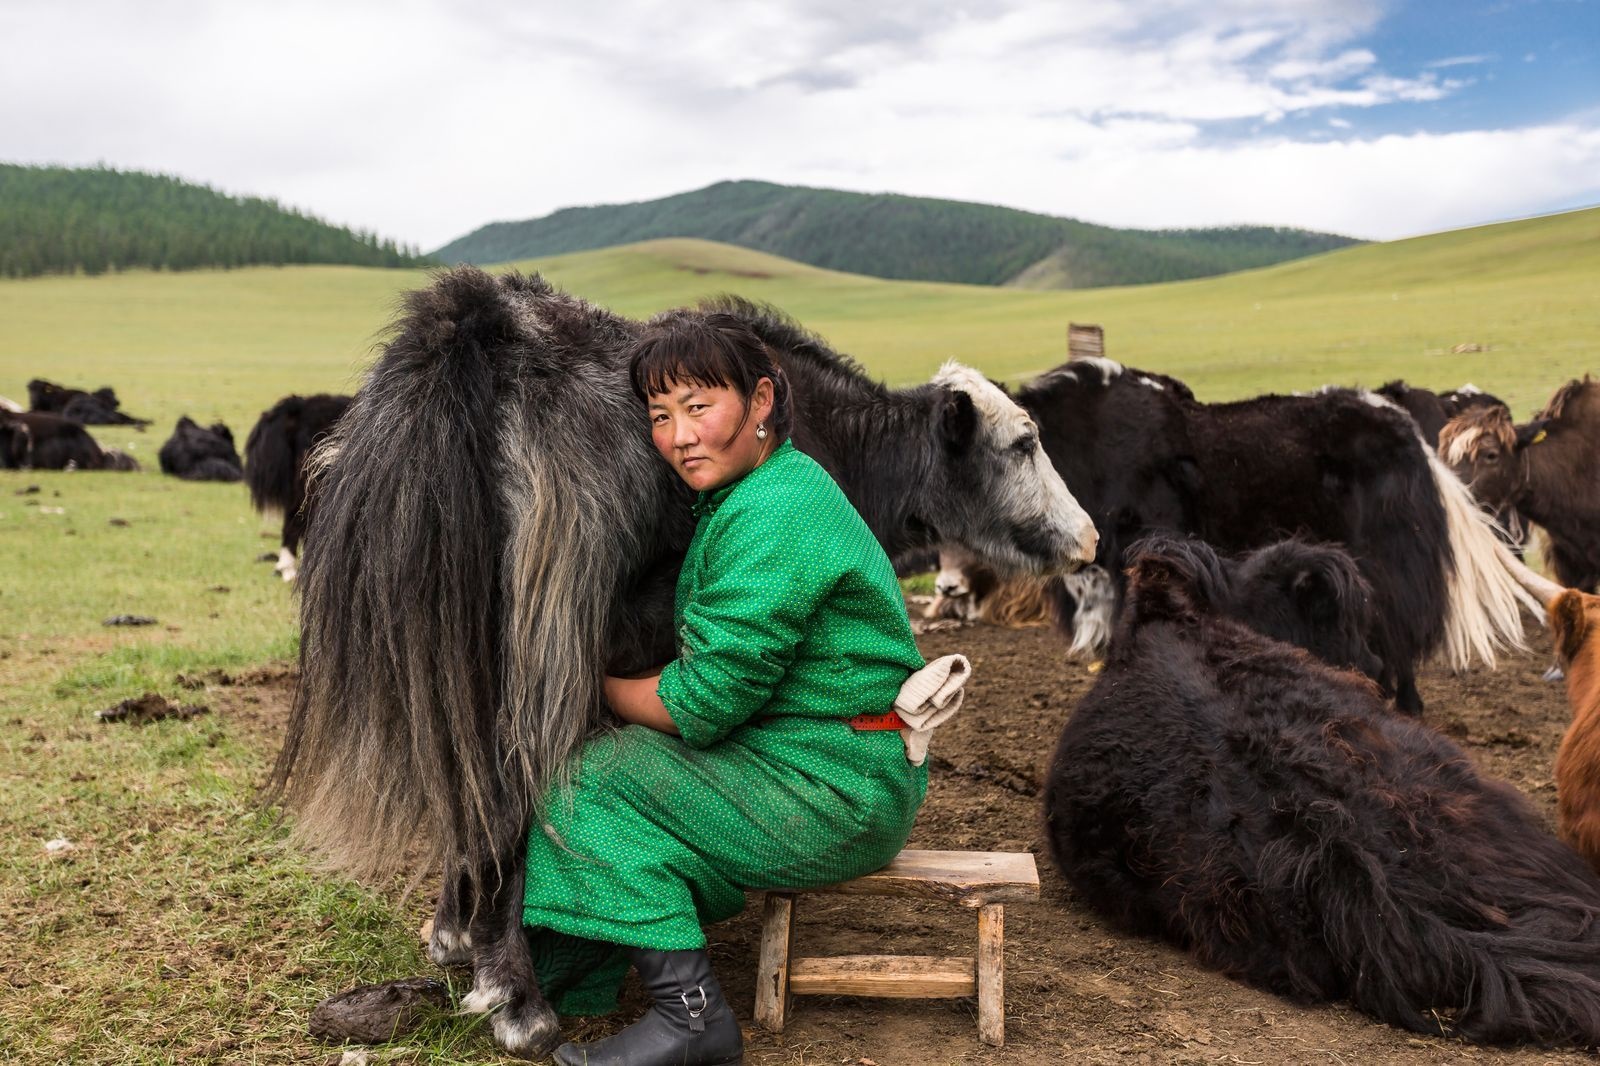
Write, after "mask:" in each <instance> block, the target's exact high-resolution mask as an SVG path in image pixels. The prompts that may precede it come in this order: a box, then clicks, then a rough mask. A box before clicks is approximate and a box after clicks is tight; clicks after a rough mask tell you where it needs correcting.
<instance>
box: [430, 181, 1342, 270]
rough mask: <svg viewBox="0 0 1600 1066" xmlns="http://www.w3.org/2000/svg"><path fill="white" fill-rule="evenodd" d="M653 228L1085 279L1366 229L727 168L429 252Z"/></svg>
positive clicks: (476, 255)
mask: <svg viewBox="0 0 1600 1066" xmlns="http://www.w3.org/2000/svg"><path fill="white" fill-rule="evenodd" d="M659 237H699V238H703V239H705V240H713V241H723V242H726V243H728V244H737V245H742V246H744V247H746V248H754V249H756V250H758V251H763V252H771V253H773V254H775V255H781V256H785V257H787V258H789V259H795V260H798V261H800V262H802V263H810V264H811V265H813V266H819V267H827V268H829V269H832V270H844V271H849V272H851V273H855V274H870V275H874V276H877V277H881V278H902V279H915V280H923V281H958V282H968V283H971V284H977V285H1014V286H1018V287H1023V288H1035V289H1084V288H1093V287H1097V286H1103V285H1139V284H1144V283H1147V282H1157V281H1180V280H1183V279H1185V278H1199V277H1207V276H1209V275H1213V274H1226V273H1230V272H1232V271H1235V270H1245V269H1248V268H1250V267H1260V266H1269V265H1271V264H1273V263H1281V262H1283V261H1285V260H1288V259H1298V258H1301V257H1303V256H1308V255H1315V254H1316V253H1318V252H1326V251H1331V250H1332V249H1335V248H1343V247H1345V246H1347V245H1351V244H1358V243H1360V242H1358V241H1355V240H1352V239H1351V238H1348V237H1338V236H1334V235H1333V234H1327V233H1311V232H1308V231H1306V230H1298V229H1285V228H1280V227H1273V226H1230V227H1225V228H1218V229H1185V230H1135V229H1112V228H1110V227H1107V226H1095V225H1090V224H1089V223H1087V222H1077V221H1074V220H1073V219H1069V218H1055V217H1053V216H1051V215H1037V214H1033V213H1031V212H1028V211H1017V210H1013V209H1011V208H1008V207H992V206H989V205H986V204H971V203H962V202H960V201H955V200H931V199H927V198H925V197H918V196H899V195H894V194H877V195H869V194H866V193H854V192H839V191H837V190H833V189H808V188H801V187H797V186H789V185H775V184H772V183H770V182H762V181H725V182H719V183H718V184H716V185H710V186H707V187H706V188H704V189H698V190H696V191H694V192H687V193H682V194H679V195H677V196H668V197H666V198H664V199H661V200H649V201H646V202H644V203H635V204H610V205H606V206H601V207H570V208H565V209H563V210H560V211H556V212H555V213H553V214H550V215H546V216H545V217H543V218H536V219H530V220H528V221H525V222H495V223H491V224H489V225H487V226H483V227H482V228H480V229H477V230H474V231H473V232H472V233H469V234H467V235H466V236H465V237H460V238H458V239H456V240H454V241H451V242H450V243H449V244H447V245H445V246H444V247H443V248H440V249H439V250H438V251H436V252H434V253H433V254H434V256H435V257H436V258H438V259H441V260H443V261H444V262H447V263H463V262H464V263H503V262H507V261H510V260H513V259H533V258H538V257H542V256H550V255H559V254H562V253H565V252H578V251H587V250H589V249H594V248H606V247H610V246H612V245H617V244H628V243H632V242H634V241H643V240H651V239H654V238H659Z"/></svg>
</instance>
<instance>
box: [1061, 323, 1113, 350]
mask: <svg viewBox="0 0 1600 1066" xmlns="http://www.w3.org/2000/svg"><path fill="white" fill-rule="evenodd" d="M1105 354H1106V332H1105V330H1103V329H1101V328H1100V327H1099V326H1093V325H1089V324H1088V323H1085V322H1068V323H1067V358H1068V359H1083V358H1086V357H1088V356H1094V357H1095V358H1101V357H1103V356H1104V355H1105Z"/></svg>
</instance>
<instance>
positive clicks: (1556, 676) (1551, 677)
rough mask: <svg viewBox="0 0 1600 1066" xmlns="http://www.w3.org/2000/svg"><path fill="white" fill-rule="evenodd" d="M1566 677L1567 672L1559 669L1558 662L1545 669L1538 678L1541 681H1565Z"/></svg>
mask: <svg viewBox="0 0 1600 1066" xmlns="http://www.w3.org/2000/svg"><path fill="white" fill-rule="evenodd" d="M1566 679H1567V672H1566V671H1565V670H1563V669H1561V664H1559V663H1557V664H1555V665H1553V666H1551V667H1550V669H1548V670H1546V671H1545V672H1544V675H1543V676H1542V677H1540V678H1539V680H1541V681H1565V680H1566Z"/></svg>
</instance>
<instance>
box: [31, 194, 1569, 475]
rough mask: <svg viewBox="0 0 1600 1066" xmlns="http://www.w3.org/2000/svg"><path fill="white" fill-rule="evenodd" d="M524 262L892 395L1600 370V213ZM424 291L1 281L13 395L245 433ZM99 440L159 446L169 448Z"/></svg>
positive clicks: (357, 273)
mask: <svg viewBox="0 0 1600 1066" xmlns="http://www.w3.org/2000/svg"><path fill="white" fill-rule="evenodd" d="M516 266H518V267H520V268H522V269H537V270H539V271H541V272H543V273H544V274H545V275H546V276H547V277H548V278H550V279H551V280H552V281H553V282H554V283H556V284H557V285H560V286H561V287H563V288H565V289H567V290H569V291H571V292H574V293H576V294H578V295H580V296H583V297H585V298H587V299H589V300H592V301H595V302H597V303H601V304H604V305H606V306H609V307H612V308H614V309H615V310H617V311H618V312H620V313H623V314H627V315H632V316H636V317H642V316H648V315H650V314H652V313H654V312H656V311H659V310H662V309H663V308H667V307H672V306H677V305H683V304H689V303H693V302H694V301H695V300H697V299H699V298H701V297H704V296H707V295H711V294H715V293H720V292H730V291H731V292H738V293H740V294H743V295H745V296H748V297H750V298H752V299H757V300H764V301H768V302H770V303H773V304H775V305H777V306H779V307H781V308H783V309H784V310H785V311H787V312H788V313H789V314H791V315H793V316H795V317H796V318H797V319H799V320H800V321H801V322H802V323H804V324H805V325H806V326H807V327H808V328H810V329H813V330H815V331H817V332H818V333H820V334H822V335H823V336H824V337H825V338H827V339H828V341H829V342H830V343H832V344H833V345H834V346H835V347H837V348H838V349H839V350H841V351H844V352H848V353H849V354H851V355H853V356H855V357H856V358H857V359H858V360H860V361H861V362H862V363H863V364H864V365H865V366H866V367H867V368H868V369H869V370H870V371H871V372H872V373H873V374H874V375H876V376H879V377H881V378H883V379H885V380H888V381H890V382H893V383H896V384H906V383H910V382H913V381H917V380H925V379H926V378H927V377H928V375H930V374H931V373H932V372H933V371H934V370H935V369H936V368H937V367H938V366H939V364H940V363H941V362H943V361H944V360H946V359H960V360H962V361H964V362H967V363H970V364H972V365H974V366H977V367H979V368H981V369H983V370H984V371H985V372H986V373H988V374H989V375H990V376H992V377H995V378H1000V379H1006V380H1013V381H1015V380H1019V379H1021V378H1024V377H1027V376H1029V375H1032V374H1035V373H1038V372H1039V371H1042V370H1045V369H1048V368H1049V367H1052V366H1054V365H1056V364H1057V363H1059V362H1061V361H1062V360H1063V359H1064V358H1065V357H1066V329H1067V323H1068V322H1069V321H1078V322H1096V323H1099V324H1101V325H1103V326H1104V327H1105V330H1106V343H1107V349H1108V354H1110V355H1111V356H1113V357H1114V358H1117V359H1121V360H1123V361H1124V362H1127V363H1130V364H1133V365H1136V366H1142V367H1146V368H1148V369H1151V370H1160V371H1164V372H1167V373H1171V374H1175V375H1177V376H1178V377H1181V378H1183V379H1184V380H1186V381H1188V382H1189V383H1190V384H1191V385H1192V386H1193V387H1194V389H1195V391H1196V392H1197V393H1198V394H1199V395H1200V396H1201V397H1202V398H1203V399H1207V400H1224V399H1233V398H1236V397H1241V396H1248V395H1252V394H1254V393H1257V392H1262V391H1268V390H1274V391H1284V390H1291V389H1302V388H1312V387H1315V386H1318V385H1322V384H1327V383H1341V384H1365V385H1376V384H1380V383H1382V382H1383V381H1385V380H1387V379H1388V378H1391V377H1405V378H1407V379H1409V380H1411V381H1413V382H1415V383H1417V384H1420V385H1427V386H1432V387H1445V388H1451V387H1455V386H1457V385H1460V384H1462V383H1463V382H1467V381H1471V382H1473V383H1475V384H1477V385H1478V386H1480V387H1482V388H1485V389H1488V390H1490V391H1492V392H1494V393H1496V394H1497V395H1500V396H1503V397H1505V398H1506V399H1507V400H1509V401H1510V402H1511V403H1512V405H1513V406H1514V408H1515V409H1516V410H1517V411H1518V413H1519V414H1527V413H1530V412H1531V411H1533V410H1534V409H1535V408H1537V407H1538V406H1539V405H1540V404H1542V403H1543V402H1544V401H1545V400H1546V399H1547V398H1548V397H1549V395H1550V393H1551V392H1552V391H1553V390H1554V389H1555V387H1556V386H1557V385H1559V384H1560V383H1561V382H1562V381H1564V380H1566V379H1567V378H1569V377H1572V376H1574V375H1579V374H1582V373H1584V372H1585V371H1591V370H1596V369H1600V346H1597V345H1596V342H1595V338H1596V337H1600V302H1597V301H1596V300H1595V299H1594V279H1595V278H1596V277H1600V209H1590V210H1586V211H1576V212H1570V213H1567V214H1562V215H1553V216H1548V217H1543V218H1536V219H1528V220H1524V221H1519V222H1510V223H1503V224H1500V225H1495V226H1484V227H1478V228H1475V229H1470V230H1458V231H1453V232H1450V233H1442V234H1435V235H1431V236H1426V237H1418V238H1413V239H1411V240H1406V241H1396V242H1390V243H1384V244H1369V245H1362V246H1359V247H1355V248H1348V249H1344V250H1342V251H1338V252H1333V253H1330V254H1328V255H1323V256H1317V257H1314V258H1311V259H1304V260H1298V261H1295V262H1291V263H1283V264H1279V265H1277V266H1274V267H1269V268H1265V269H1261V270H1253V271H1245V272H1241V273H1236V274H1230V275H1227V276H1225V277H1218V278H1206V279H1202V280H1197V281H1185V282H1177V283H1172V284H1166V285H1141V286H1129V287H1123V288H1108V289H1096V290H1091V291H1073V292H1039V291H1023V290H1018V289H1001V288H993V287H986V286H976V285H955V284H942V283H930V282H905V281H886V280H883V279H880V278H871V277H864V276H861V275H857V274H845V273H842V272H838V271H829V270H823V269H820V268H817V267H812V266H807V265H805V264H802V263H796V262H794V261H792V260H786V259H781V258H779V257H776V256H772V255H768V254H765V253H761V252H753V251H750V250H748V249H744V248H738V247H734V246H731V245H722V244H712V243H709V242H705V241H692V240H670V241H651V242H646V243H642V244H637V245H630V246H627V247H621V248H610V249H605V250H602V251H592V252H580V253H574V254H571V255H565V256H557V257H551V258H546V259H541V260H534V261H527V262H522V263H519V264H516ZM425 283H426V275H425V274H424V273H423V272H422V271H392V270H372V269H365V268H358V267H345V266H304V267H289V268H284V269H281V270H278V269H271V270H269V269H262V268H252V269H244V270H234V271H193V272H189V273H184V274H169V273H163V272H149V271H128V272H125V273H122V274H116V275H109V276H105V277H98V278H84V277H74V278H40V279H36V280H31V281H27V282H17V281H10V282H7V281H0V395H6V396H10V397H12V398H13V399H15V398H18V397H19V396H23V395H24V393H25V388H24V386H25V383H26V382H27V380H28V379H29V378H31V377H34V376H36V375H38V374H40V373H45V372H47V371H48V372H49V373H47V374H46V376H49V377H52V378H53V379H54V380H60V381H63V382H65V383H67V384H76V385H80V386H88V387H90V388H93V387H96V386H99V385H106V384H108V385H112V386H114V387H115V388H116V389H117V394H118V395H119V396H120V397H121V398H122V401H123V406H124V407H125V408H126V409H127V410H129V411H133V412H136V413H138V414H141V415H145V416H147V417H154V418H157V419H158V424H157V427H156V428H157V429H158V430H166V429H169V428H170V426H171V421H170V419H172V418H176V416H177V415H179V414H182V413H185V412H187V413H190V414H192V415H193V416H194V417H195V418H197V419H201V420H203V421H210V420H212V419H213V418H217V417H222V418H225V419H226V420H227V421H228V422H229V423H230V425H233V426H235V428H236V429H241V430H243V429H248V427H249V425H250V424H251V422H252V421H253V420H254V419H255V417H256V415H257V414H258V413H259V412H260V411H261V410H262V409H264V408H265V407H267V406H269V405H270V404H271V403H272V402H274V401H275V400H276V399H277V398H278V397H280V396H282V395H284V394H285V393H288V392H294V391H298V392H314V391H321V390H330V391H344V392H348V391H351V390H352V389H354V388H355V387H356V386H358V385H359V384H360V378H361V373H362V371H363V369H364V368H365V367H366V366H367V365H368V364H369V363H370V362H371V360H372V358H373V354H374V348H375V345H376V343H377V342H378V340H379V339H380V338H381V335H382V330H383V328H384V326H385V325H386V324H387V323H388V321H389V320H390V318H391V316H392V315H393V313H394V309H395V306H396V303H397V299H398V296H399V294H400V293H401V292H402V291H403V290H405V289H409V288H413V287H416V286H419V285H422V284H425ZM1458 345H1476V346H1477V347H1478V350H1475V351H1470V352H1463V353H1459V354H1458V353H1454V352H1453V351H1452V349H1453V348H1455V347H1457V346H1458ZM135 368H137V369H135ZM96 433H97V436H99V437H100V438H101V439H103V440H106V441H107V442H108V443H110V444H112V445H113V446H118V447H120V446H122V443H123V442H137V443H138V445H139V449H140V450H141V451H143V452H146V453H148V449H150V448H151V447H153V443H152V440H151V436H140V435H137V434H133V433H131V432H123V431H121V430H117V429H115V428H114V427H107V428H105V429H97V431H96ZM155 443H159V439H157V440H156V441H155Z"/></svg>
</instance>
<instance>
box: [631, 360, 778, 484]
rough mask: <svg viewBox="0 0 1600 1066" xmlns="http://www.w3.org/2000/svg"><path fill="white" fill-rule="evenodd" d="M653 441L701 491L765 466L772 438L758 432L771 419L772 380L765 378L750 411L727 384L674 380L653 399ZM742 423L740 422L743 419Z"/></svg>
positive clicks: (686, 480) (759, 384)
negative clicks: (763, 463)
mask: <svg viewBox="0 0 1600 1066" xmlns="http://www.w3.org/2000/svg"><path fill="white" fill-rule="evenodd" d="M649 410H650V439H651V440H652V441H654V442H655V446H656V450H657V451H659V452H660V453H661V457H662V458H663V459H665V460H666V461H667V462H668V463H669V464H671V466H672V469H674V470H676V471H677V472H678V476H679V477H681V478H683V480H684V482H685V483H686V484H687V485H688V486H689V487H690V488H692V489H694V490H695V491H697V492H711V491H713V490H715V489H720V488H721V487H722V486H724V485H727V484H730V483H731V482H734V481H737V480H738V479H739V478H741V477H743V476H744V475H746V474H748V473H749V472H750V471H752V470H754V469H755V468H756V467H757V466H759V465H761V462H762V460H764V459H765V458H766V457H767V456H768V455H769V454H770V453H771V451H772V442H773V439H774V438H773V436H772V433H771V431H770V429H769V430H768V433H767V436H766V439H765V440H763V439H761V438H759V437H757V436H756V427H757V426H758V425H760V424H761V423H763V422H765V421H767V420H768V419H769V418H771V417H772V382H771V380H770V379H768V378H762V379H761V380H760V381H759V382H757V383H756V388H755V392H754V393H753V394H752V395H751V397H750V401H749V410H748V413H747V411H746V406H745V399H744V397H742V396H740V395H739V393H738V392H737V391H735V390H734V389H731V388H728V387H726V386H710V385H696V384H694V383H692V382H690V383H685V384H680V383H678V382H672V383H671V384H670V385H669V387H668V389H667V391H666V392H656V393H651V394H650V398H649ZM741 421H742V422H743V423H744V424H743V425H740V422H741Z"/></svg>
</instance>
